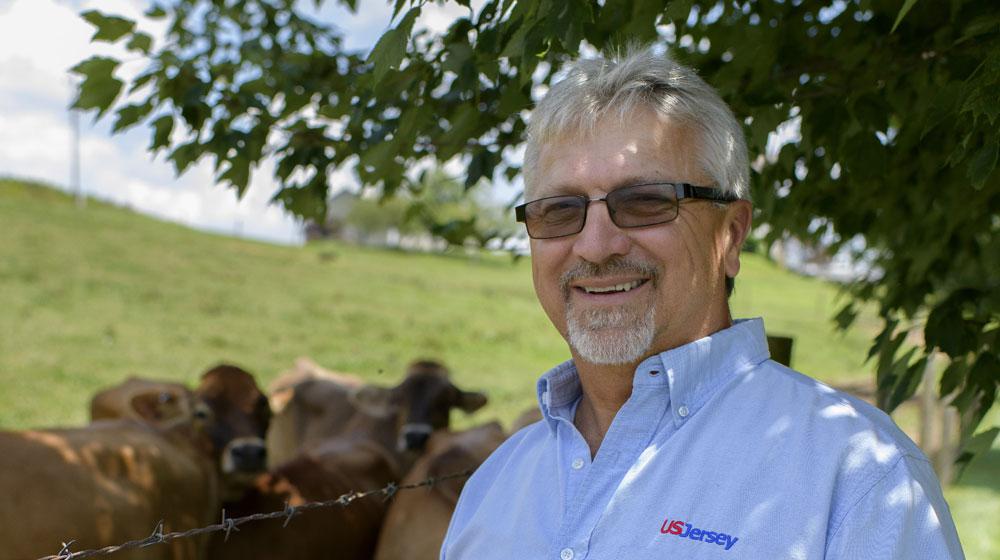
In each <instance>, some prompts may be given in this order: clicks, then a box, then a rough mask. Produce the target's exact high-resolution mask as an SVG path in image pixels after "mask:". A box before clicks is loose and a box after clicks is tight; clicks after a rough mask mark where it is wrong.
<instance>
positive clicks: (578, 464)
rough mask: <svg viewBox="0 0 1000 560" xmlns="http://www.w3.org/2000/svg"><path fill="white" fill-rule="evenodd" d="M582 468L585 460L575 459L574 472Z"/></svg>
mask: <svg viewBox="0 0 1000 560" xmlns="http://www.w3.org/2000/svg"><path fill="white" fill-rule="evenodd" d="M582 468H583V459H581V458H579V457H577V458H576V459H573V470H576V471H578V470H580V469H582ZM566 550H569V549H568V548H567V549H566ZM572 553H573V551H572V550H570V554H572Z"/></svg>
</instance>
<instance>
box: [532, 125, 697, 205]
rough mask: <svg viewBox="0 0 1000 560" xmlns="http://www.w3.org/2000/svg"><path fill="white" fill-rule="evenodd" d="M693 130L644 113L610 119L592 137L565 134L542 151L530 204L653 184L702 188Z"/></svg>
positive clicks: (591, 134) (595, 130)
mask: <svg viewBox="0 0 1000 560" xmlns="http://www.w3.org/2000/svg"><path fill="white" fill-rule="evenodd" d="M705 178H706V174H705V172H704V171H702V170H701V166H700V165H699V163H698V158H697V135H696V134H695V133H694V129H693V127H691V126H690V125H687V124H685V123H683V122H681V121H679V120H677V119H670V118H666V117H661V116H658V115H656V114H655V113H653V112H652V111H650V110H642V111H641V112H639V113H635V114H634V115H632V116H630V117H626V118H625V119H619V118H617V117H612V116H608V117H605V118H603V119H601V120H600V121H598V123H597V126H596V127H595V128H594V129H593V130H592V131H576V132H571V133H567V134H563V135H561V136H558V137H556V138H554V139H553V140H552V141H551V142H548V143H546V144H545V145H543V146H542V147H541V149H540V151H539V159H538V167H537V174H536V180H535V185H534V189H533V190H532V193H531V194H530V196H531V198H540V197H544V196H551V195H555V194H590V195H594V194H601V193H606V192H608V191H611V190H614V189H616V188H619V187H623V186H627V185H630V184H638V183H648V182H655V181H675V182H689V183H694V184H706V183H705Z"/></svg>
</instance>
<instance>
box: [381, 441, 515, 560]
mask: <svg viewBox="0 0 1000 560" xmlns="http://www.w3.org/2000/svg"><path fill="white" fill-rule="evenodd" d="M505 437H506V436H505V434H504V432H503V429H502V428H501V427H500V424H498V423H496V422H491V423H489V424H484V425H482V426H478V427H476V428H472V429H469V430H465V431H463V432H448V431H444V430H442V431H437V432H434V434H433V435H432V436H431V439H430V441H429V442H428V444H427V451H426V453H425V454H424V455H423V456H422V457H421V458H420V459H419V460H418V461H417V462H416V463H415V464H414V465H413V468H412V469H410V472H409V473H408V474H407V475H406V478H404V479H403V484H414V483H418V482H421V481H424V480H428V479H430V478H432V477H442V476H446V475H450V474H454V473H457V472H462V471H466V470H472V469H475V468H477V467H478V466H479V465H481V464H482V463H483V461H485V460H486V458H487V457H489V455H490V453H492V452H493V450H495V449H496V448H497V447H499V445H500V444H501V443H503V440H504V439H505ZM465 480H466V479H465V478H457V479H449V480H445V481H442V482H439V483H437V484H436V485H435V486H434V487H433V488H432V489H431V490H430V491H429V492H428V491H420V490H410V491H404V492H400V493H398V494H397V495H396V497H395V498H394V500H393V502H392V505H391V506H389V512H388V513H387V514H386V518H385V522H384V523H383V524H382V532H381V535H380V536H379V541H378V549H377V553H376V554H375V559H376V560H436V559H437V558H439V556H440V552H441V543H443V542H444V535H445V532H446V531H447V530H448V523H449V521H450V520H451V515H452V513H453V512H454V511H455V505H456V504H457V503H458V495H459V493H460V492H461V491H462V487H463V486H464V485H465Z"/></svg>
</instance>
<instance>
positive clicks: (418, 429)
mask: <svg viewBox="0 0 1000 560" xmlns="http://www.w3.org/2000/svg"><path fill="white" fill-rule="evenodd" d="M433 431H434V428H433V427H432V426H431V425H430V424H425V423H419V424H418V423H411V424H403V428H402V429H401V430H400V431H399V441H397V442H396V447H397V450H398V451H400V452H402V451H421V450H423V448H424V446H425V445H427V440H428V439H430V437H431V433H432V432H433Z"/></svg>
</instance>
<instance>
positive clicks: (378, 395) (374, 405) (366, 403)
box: [347, 385, 392, 416]
mask: <svg viewBox="0 0 1000 560" xmlns="http://www.w3.org/2000/svg"><path fill="white" fill-rule="evenodd" d="M391 393H392V391H391V389H386V388H384V387H376V386H374V385H362V386H361V387H358V388H357V389H354V390H352V391H351V392H350V393H348V394H347V398H348V400H350V401H351V403H352V404H354V406H356V407H358V409H359V410H361V411H363V412H366V413H368V414H371V415H373V416H385V415H388V414H389V413H391V412H392V403H391V396H392V395H391Z"/></svg>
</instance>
